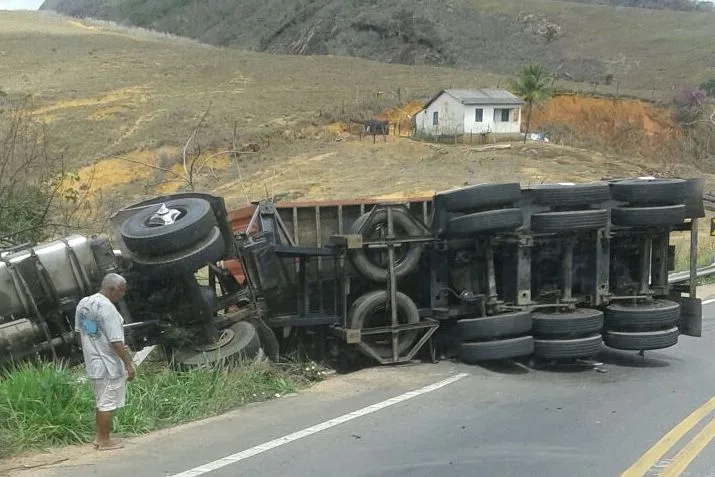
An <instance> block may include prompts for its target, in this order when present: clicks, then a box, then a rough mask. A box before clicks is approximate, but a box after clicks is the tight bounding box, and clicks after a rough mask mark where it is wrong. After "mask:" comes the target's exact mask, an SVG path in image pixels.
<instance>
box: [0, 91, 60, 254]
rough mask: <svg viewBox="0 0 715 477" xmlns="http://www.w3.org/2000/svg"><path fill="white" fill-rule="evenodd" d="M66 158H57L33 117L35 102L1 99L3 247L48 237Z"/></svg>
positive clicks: (0, 214)
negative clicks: (31, 104)
mask: <svg viewBox="0 0 715 477" xmlns="http://www.w3.org/2000/svg"><path fill="white" fill-rule="evenodd" d="M62 172H63V164H62V159H61V158H58V157H51V156H50V154H49V152H48V140H47V135H46V130H45V127H44V125H43V124H42V123H39V122H38V121H36V120H35V119H34V118H33V117H32V112H31V108H30V105H29V98H23V99H21V100H11V99H8V98H7V97H2V98H0V246H9V245H16V244H18V243H24V242H36V241H39V240H42V239H44V238H45V237H46V235H47V231H46V230H45V229H46V226H47V224H48V222H49V216H50V210H51V208H52V205H53V203H54V202H55V201H56V199H57V198H58V195H59V192H60V187H61V181H58V180H54V179H55V178H56V177H57V176H58V175H60V174H61V173H62Z"/></svg>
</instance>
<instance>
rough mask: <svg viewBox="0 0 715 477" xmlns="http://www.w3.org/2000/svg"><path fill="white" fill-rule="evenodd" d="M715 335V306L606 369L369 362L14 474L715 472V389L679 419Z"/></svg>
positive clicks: (628, 475) (702, 475) (706, 380)
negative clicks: (677, 336)
mask: <svg viewBox="0 0 715 477" xmlns="http://www.w3.org/2000/svg"><path fill="white" fill-rule="evenodd" d="M714 334H715V303H713V304H709V305H706V307H705V319H704V329H703V337H702V338H700V339H695V338H689V337H681V340H680V343H679V344H678V345H677V346H675V347H673V348H670V349H668V350H664V351H661V352H649V353H647V354H646V357H645V359H643V358H641V357H638V356H637V355H635V354H634V353H624V352H615V351H609V352H605V353H604V354H603V356H602V357H601V358H602V359H603V361H605V362H606V365H605V366H604V368H605V369H606V370H607V371H608V372H607V373H599V372H596V371H594V370H579V371H575V370H568V371H558V372H557V371H536V370H532V369H525V368H521V367H518V366H513V367H502V368H497V369H493V368H492V369H487V368H483V367H477V366H466V365H462V364H454V363H449V362H442V363H439V364H436V365H429V364H425V365H419V366H406V367H400V368H375V369H370V370H365V371H363V372H359V373H355V374H352V375H348V376H342V377H338V378H334V379H331V380H329V381H327V382H325V383H321V384H320V385H319V386H317V387H316V389H314V390H311V391H309V392H306V393H303V394H300V395H298V396H294V397H285V398H281V399H278V400H275V401H272V402H269V403H265V404H261V405H255V406H250V407H248V408H245V409H241V410H239V411H236V412H234V413H231V414H230V415H229V416H225V417H221V418H217V419H213V420H210V421H207V422H203V423H200V424H194V425H189V426H186V427H184V428H180V429H175V430H171V431H167V432H161V433H158V434H156V435H152V436H146V437H142V438H139V439H136V440H132V441H131V442H130V443H129V445H128V447H127V448H126V449H124V450H123V451H120V452H116V453H112V454H109V453H107V454H103V453H96V452H91V451H86V452H83V454H84V455H75V456H72V458H71V459H69V460H68V461H66V462H64V463H62V464H60V465H59V466H58V467H55V468H52V469H43V470H39V471H37V472H34V473H32V474H30V473H29V472H27V471H24V472H20V473H17V475H18V476H22V477H27V476H29V475H38V476H60V477H65V476H67V477H70V476H71V477H85V476H94V475H102V476H106V477H114V476H117V477H119V476H123V477H125V476H128V475H135V476H147V477H150V476H177V477H178V476H180V477H190V476H198V475H206V476H210V477H228V476H237V475H240V476H242V477H249V476H250V477H253V476H255V477H278V476H282V475H289V476H291V477H315V476H334V475H340V476H342V477H348V476H355V477H358V476H359V477H373V476H375V477H377V476H411V477H413V476H414V477H420V476H434V475H439V476H442V477H451V476H454V477H463V476H472V475H475V476H476V475H479V476H487V475H488V476H492V475H493V476H504V477H510V476H520V477H523V476H531V475H533V476H568V477H571V476H579V477H581V476H583V477H587V476H594V477H596V476H597V477H604V476H619V475H623V477H633V476H636V475H638V476H643V475H659V472H661V471H663V470H665V472H666V473H663V474H662V475H683V476H693V477H695V476H698V477H706V476H715V445H709V444H710V439H712V437H713V436H714V435H715V424H709V422H710V419H711V418H712V416H711V410H713V409H715V400H714V401H713V402H710V403H709V405H708V406H706V408H703V409H704V410H702V409H701V412H700V414H699V415H696V416H694V417H693V418H690V421H692V422H690V423H691V424H692V426H688V425H687V424H688V421H687V420H686V422H685V423H684V424H679V423H681V421H683V420H684V419H686V418H688V416H689V415H690V414H691V412H693V411H694V410H696V409H698V408H701V406H702V405H703V404H705V403H708V402H709V400H710V399H711V398H713V396H715V366H713V365H712V361H713V357H714V356H715V355H714V354H713V346H712V338H713V335H714ZM435 383H438V384H437V386H441V387H437V386H433V387H427V386H430V385H433V384H435ZM415 390H417V392H416V393H413V394H405V393H406V392H408V391H415ZM396 397H397V399H393V400H389V399H390V398H396ZM376 404H377V406H374V405H376ZM369 406H373V407H369ZM355 411H358V412H355ZM350 413H353V414H350ZM335 418H338V420H337V421H328V422H325V421H326V419H335ZM713 422H715V421H713ZM316 425H317V426H316ZM311 426H315V427H311ZM674 426H677V427H675V430H674V431H671V429H673V428H674ZM691 428H692V429H691ZM669 431H671V434H670V436H671V437H666V438H665V440H664V441H663V440H661V438H663V436H664V435H666V434H667V433H668V432H669ZM686 431H688V432H686ZM680 437H682V439H680ZM659 441H660V442H659ZM649 449H651V450H650V451H649ZM644 454H645V455H644ZM227 456H230V458H229V459H224V458H226V457H227ZM221 459H224V460H221ZM207 464H208V465H207ZM201 466H205V467H203V468H202V467H201ZM629 468H630V470H628V471H627V472H626V470H627V469H629ZM192 469H193V470H194V471H193V472H191V470H192ZM667 472H670V474H668V473H667ZM681 472H682V473H681Z"/></svg>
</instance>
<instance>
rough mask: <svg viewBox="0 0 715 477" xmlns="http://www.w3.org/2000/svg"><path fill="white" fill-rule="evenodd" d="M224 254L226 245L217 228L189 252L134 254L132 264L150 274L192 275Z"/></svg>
mask: <svg viewBox="0 0 715 477" xmlns="http://www.w3.org/2000/svg"><path fill="white" fill-rule="evenodd" d="M225 253H226V244H225V242H224V241H223V236H222V235H221V231H220V230H219V228H218V227H214V228H213V230H212V231H211V233H209V235H208V236H207V237H206V238H205V239H204V240H202V241H201V242H199V243H198V244H195V245H194V246H193V248H191V249H189V250H181V251H178V252H175V253H169V254H165V255H159V256H149V257H147V256H143V255H139V254H135V255H134V257H133V262H134V263H135V264H136V265H137V266H139V267H141V268H146V269H148V271H150V272H151V273H193V272H195V271H196V270H198V269H199V268H202V267H204V266H206V265H208V264H209V263H215V262H217V261H219V260H221V259H222V258H223V257H224V254H225Z"/></svg>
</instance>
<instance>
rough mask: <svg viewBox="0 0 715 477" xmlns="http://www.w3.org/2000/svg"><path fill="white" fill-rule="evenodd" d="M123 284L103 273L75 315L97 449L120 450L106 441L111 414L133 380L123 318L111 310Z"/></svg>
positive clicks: (123, 400) (112, 276)
mask: <svg viewBox="0 0 715 477" xmlns="http://www.w3.org/2000/svg"><path fill="white" fill-rule="evenodd" d="M126 290H127V282H126V280H125V279H124V277H122V276H121V275H117V274H116V273H109V274H107V275H106V276H105V277H104V279H103V280H102V285H101V287H100V290H99V292H98V293H95V294H94V295H92V296H88V297H85V298H82V300H80V302H79V304H78V305H77V311H76V313H75V331H76V332H78V333H79V334H80V337H81V340H82V353H83V355H84V365H85V370H86V373H87V377H88V378H89V380H90V382H91V384H92V390H93V391H94V396H95V403H96V408H97V412H96V434H97V437H96V440H95V441H94V446H95V448H96V449H98V450H110V449H121V448H122V447H124V446H123V445H122V444H121V443H119V442H117V441H114V440H110V439H109V430H110V427H111V424H112V413H113V411H115V410H116V409H119V408H120V407H123V406H124V404H125V395H126V382H127V381H131V380H132V379H134V375H135V372H134V366H133V365H132V359H131V357H130V356H129V352H128V351H127V348H126V347H125V346H124V319H123V318H122V315H121V314H120V313H119V311H118V310H117V308H116V307H115V305H114V304H115V303H117V302H118V301H119V300H120V299H121V298H122V297H123V296H124V293H126Z"/></svg>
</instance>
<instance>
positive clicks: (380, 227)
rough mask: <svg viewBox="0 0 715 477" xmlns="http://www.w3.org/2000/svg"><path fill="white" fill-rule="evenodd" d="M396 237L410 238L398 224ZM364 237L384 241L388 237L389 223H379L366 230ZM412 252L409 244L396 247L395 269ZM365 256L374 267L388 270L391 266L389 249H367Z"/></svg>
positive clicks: (395, 225) (395, 229) (395, 228)
mask: <svg viewBox="0 0 715 477" xmlns="http://www.w3.org/2000/svg"><path fill="white" fill-rule="evenodd" d="M394 232H395V236H396V237H397V238H398V239H399V238H401V237H408V236H409V234H408V233H407V231H406V230H405V229H404V228H402V227H401V226H400V225H398V224H394ZM363 236H364V237H365V238H366V239H368V240H384V239H385V238H386V237H387V223H385V222H378V223H376V224H373V225H371V226H369V227H367V228H366V230H365V232H364V233H363ZM409 251H410V246H409V244H405V243H403V244H399V245H397V246H396V247H395V267H397V266H399V265H400V264H402V263H403V262H404V261H405V259H406V258H407V255H408V253H409ZM365 254H366V255H367V258H368V260H369V261H370V262H371V263H373V264H374V265H376V266H378V267H380V268H383V269H387V268H388V267H389V265H390V261H389V252H388V249H387V248H384V249H379V250H375V249H372V248H370V247H365Z"/></svg>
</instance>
